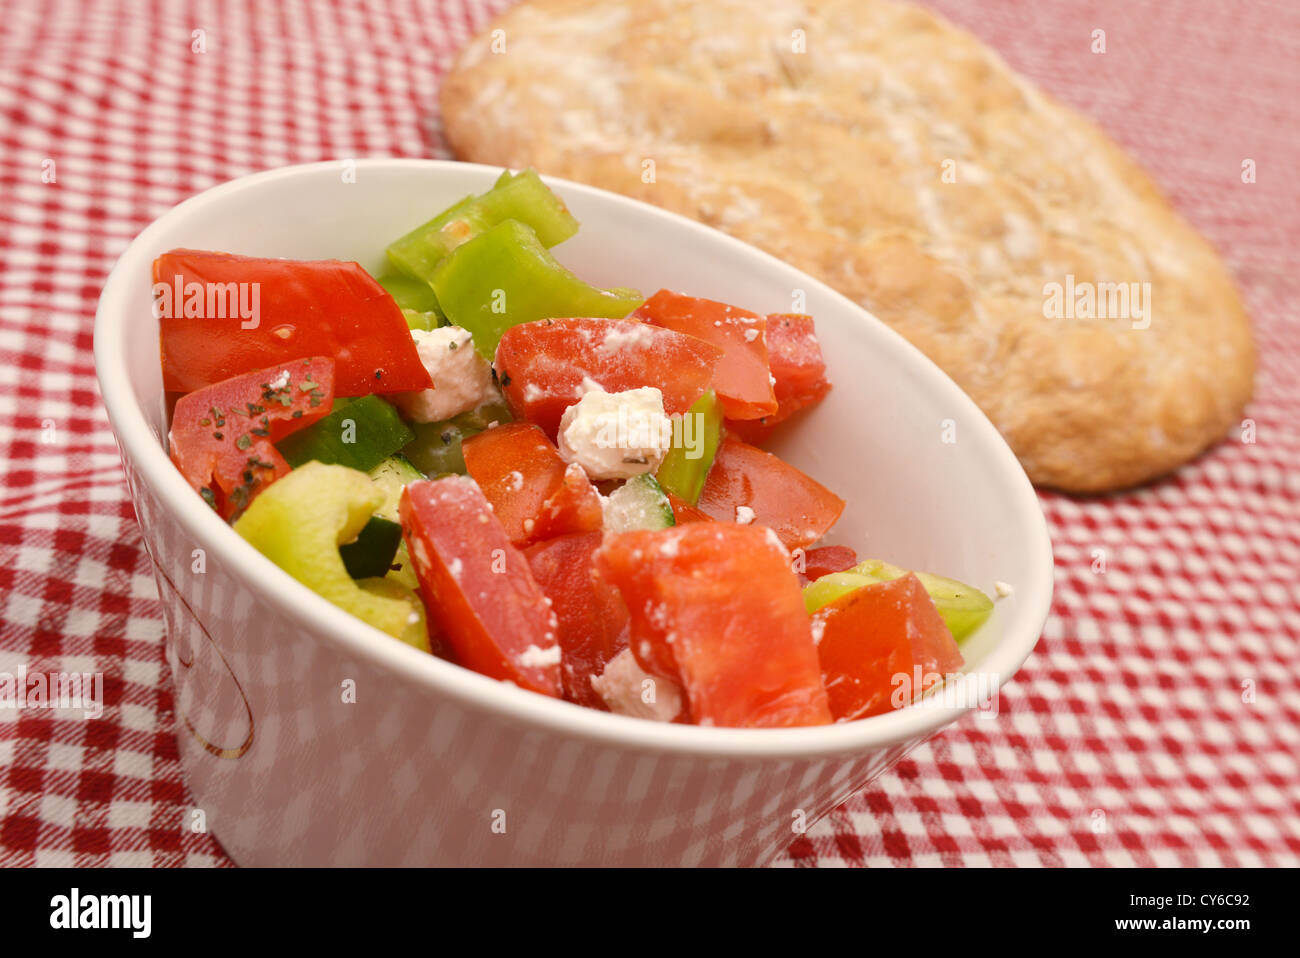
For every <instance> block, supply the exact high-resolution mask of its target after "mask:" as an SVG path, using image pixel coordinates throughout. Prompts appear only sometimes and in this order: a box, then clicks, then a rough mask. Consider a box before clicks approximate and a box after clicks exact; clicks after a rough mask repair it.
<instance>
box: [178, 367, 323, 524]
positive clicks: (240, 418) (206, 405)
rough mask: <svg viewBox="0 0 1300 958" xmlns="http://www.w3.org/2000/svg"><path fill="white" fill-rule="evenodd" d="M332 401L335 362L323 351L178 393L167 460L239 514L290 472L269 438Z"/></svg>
mask: <svg viewBox="0 0 1300 958" xmlns="http://www.w3.org/2000/svg"><path fill="white" fill-rule="evenodd" d="M333 401H334V361H333V360H331V359H328V358H326V357H323V356H317V357H314V358H311V359H294V360H291V361H288V362H285V363H283V364H281V365H278V366H271V367H270V368H268V369H256V370H253V371H252V372H248V373H244V374H243V375H242V376H234V377H232V378H230V379H226V380H223V381H222V382H219V383H214V384H213V385H211V386H208V387H206V388H204V389H200V390H197V391H196V392H192V393H189V394H188V395H185V396H182V397H181V398H180V399H179V400H177V402H176V408H175V410H173V412H172V425H171V431H170V433H169V434H168V444H169V446H170V448H171V458H172V462H174V463H175V464H176V468H177V469H179V470H180V471H181V474H182V475H183V476H184V477H185V478H186V480H188V482H189V484H190V485H191V486H193V487H194V490H195V491H196V492H198V493H199V495H201V496H202V497H203V498H204V499H205V500H206V501H207V503H208V504H209V505H210V506H212V507H213V508H214V509H216V510H217V512H218V513H220V514H221V517H222V518H223V519H232V518H234V517H235V516H237V515H238V514H239V513H242V512H243V511H244V510H245V509H246V508H248V504H249V503H250V502H252V501H253V499H254V497H255V496H256V495H257V494H258V493H259V492H261V491H262V490H263V489H264V488H266V486H268V485H270V484H271V483H272V482H274V481H275V480H276V479H278V478H280V477H281V476H283V475H285V474H286V473H287V472H288V471H289V464H288V463H287V462H285V460H284V457H283V456H281V455H280V453H279V451H278V450H277V449H276V448H275V446H274V445H273V443H276V442H278V441H279V440H281V439H283V438H284V437H285V436H287V435H289V434H290V433H292V432H294V431H296V430H298V429H302V428H303V427H304V426H309V425H311V424H312V423H314V422H316V421H317V420H318V419H320V418H321V417H322V416H324V415H325V414H326V413H328V412H329V411H330V404H331V403H332V402H333Z"/></svg>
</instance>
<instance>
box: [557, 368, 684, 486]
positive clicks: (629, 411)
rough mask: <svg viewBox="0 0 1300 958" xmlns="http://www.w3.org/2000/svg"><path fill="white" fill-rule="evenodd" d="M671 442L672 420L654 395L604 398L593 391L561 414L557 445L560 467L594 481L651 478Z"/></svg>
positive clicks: (648, 391) (639, 392) (635, 392)
mask: <svg viewBox="0 0 1300 958" xmlns="http://www.w3.org/2000/svg"><path fill="white" fill-rule="evenodd" d="M672 441H673V424H672V420H671V419H669V418H668V417H667V416H665V415H664V399H663V394H662V393H661V392H660V391H659V390H658V389H656V388H654V387H653V386H643V387H641V388H640V389H628V390H624V391H623V392H617V393H607V392H605V391H604V390H603V389H601V388H600V387H599V386H596V387H595V388H593V389H588V390H586V391H585V392H584V393H583V396H582V398H581V399H579V400H578V401H577V402H576V403H574V404H573V405H572V406H570V407H569V408H568V409H566V410H565V411H564V416H563V417H562V418H561V419H560V431H559V442H558V444H557V445H558V446H559V450H560V456H561V458H563V459H564V461H565V462H568V463H577V464H578V465H579V466H581V467H582V468H583V469H584V470H585V471H586V473H587V475H588V476H589V477H590V478H591V479H592V480H593V481H599V480H601V479H630V478H632V477H633V476H636V475H640V474H641V473H643V472H654V471H655V469H657V468H659V463H660V462H662V461H663V458H664V455H665V454H666V453H667V452H668V450H669V448H670V447H671V446H672Z"/></svg>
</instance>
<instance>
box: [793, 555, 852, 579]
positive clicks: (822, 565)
mask: <svg viewBox="0 0 1300 958" xmlns="http://www.w3.org/2000/svg"><path fill="white" fill-rule="evenodd" d="M857 564H858V554H857V553H856V552H854V551H853V550H852V549H850V548H849V547H848V546H822V547H821V548H819V549H809V550H808V551H807V552H806V553H804V557H803V572H801V573H800V574H799V575H800V577H801V578H802V579H803V580H804V581H805V584H806V583H808V582H813V581H815V580H816V579H820V578H821V577H822V576H824V575H830V574H831V573H832V572H843V571H844V570H845V569H851V568H853V567H854V566H855V565H857Z"/></svg>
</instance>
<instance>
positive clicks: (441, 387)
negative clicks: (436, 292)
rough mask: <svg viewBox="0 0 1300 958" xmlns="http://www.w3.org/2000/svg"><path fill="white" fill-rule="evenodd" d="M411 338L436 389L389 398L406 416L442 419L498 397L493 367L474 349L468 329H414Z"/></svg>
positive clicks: (439, 420) (445, 327)
mask: <svg viewBox="0 0 1300 958" xmlns="http://www.w3.org/2000/svg"><path fill="white" fill-rule="evenodd" d="M411 338H412V339H413V340H415V351H416V352H417V353H418V354H419V356H420V362H421V364H422V365H423V366H424V368H425V369H427V370H428V371H429V375H430V377H432V379H433V388H432V389H422V390H420V391H419V392H409V393H396V394H394V395H393V396H390V397H389V398H390V399H392V401H393V403H394V405H396V406H397V407H398V408H399V409H400V410H402V413H403V414H404V415H405V416H406V418H407V419H410V420H412V421H413V422H442V421H443V420H444V419H450V418H451V417H452V416H455V415H457V414H458V413H462V412H469V410H471V409H476V408H478V407H479V406H481V405H483V403H485V402H490V401H491V400H493V399H495V398H496V387H495V386H493V385H492V367H491V366H490V365H489V364H488V361H487V360H486V359H484V358H483V357H482V356H480V355H479V354H478V351H477V350H476V349H475V348H474V339H473V337H472V336H471V335H470V332H469V330H468V329H462V328H461V327H459V326H439V327H438V328H437V329H429V330H425V329H413V330H411Z"/></svg>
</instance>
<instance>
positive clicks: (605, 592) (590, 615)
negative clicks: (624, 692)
mask: <svg viewBox="0 0 1300 958" xmlns="http://www.w3.org/2000/svg"><path fill="white" fill-rule="evenodd" d="M600 541H601V535H600V533H599V532H577V533H572V534H570V535H564V536H559V537H557V538H554V539H551V540H549V541H547V542H539V543H537V544H536V545H533V546H529V547H528V548H527V549H526V550H525V551H524V555H525V556H526V557H527V558H528V565H529V567H530V568H531V569H532V572H533V578H535V579H536V580H537V584H538V585H539V586H541V588H542V591H543V592H544V593H546V597H547V598H549V599H550V600H551V608H552V609H553V610H554V612H555V618H556V620H557V621H558V623H559V632H558V635H559V642H560V653H561V656H562V658H561V663H560V683H561V686H562V688H563V691H564V697H565V698H566V699H568V700H569V701H570V702H577V703H578V704H579V705H586V706H588V707H590V708H596V709H602V710H605V711H608V709H607V707H606V705H605V700H604V699H602V698H601V697H600V696H599V695H598V694H597V693H596V690H595V689H594V688H592V686H591V680H592V677H594V676H597V675H600V673H601V672H603V671H605V665H606V664H607V663H608V662H609V660H610V659H612V658H613V657H614V656H616V655H618V653H619V652H621V651H623V649H625V648H627V643H628V631H627V621H628V616H627V606H626V605H625V604H624V602H623V597H622V596H621V595H619V593H618V590H617V589H615V588H614V587H613V586H612V585H610V584H609V583H607V582H605V581H603V580H601V579H600V578H599V577H598V576H597V575H596V570H595V566H594V564H593V560H592V556H593V555H594V554H595V552H596V550H597V549H598V548H600Z"/></svg>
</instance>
